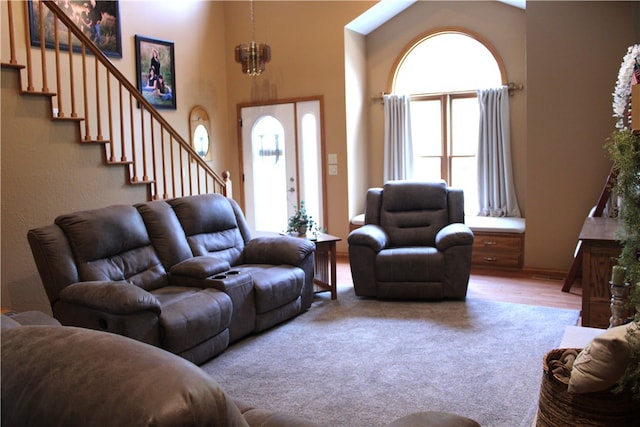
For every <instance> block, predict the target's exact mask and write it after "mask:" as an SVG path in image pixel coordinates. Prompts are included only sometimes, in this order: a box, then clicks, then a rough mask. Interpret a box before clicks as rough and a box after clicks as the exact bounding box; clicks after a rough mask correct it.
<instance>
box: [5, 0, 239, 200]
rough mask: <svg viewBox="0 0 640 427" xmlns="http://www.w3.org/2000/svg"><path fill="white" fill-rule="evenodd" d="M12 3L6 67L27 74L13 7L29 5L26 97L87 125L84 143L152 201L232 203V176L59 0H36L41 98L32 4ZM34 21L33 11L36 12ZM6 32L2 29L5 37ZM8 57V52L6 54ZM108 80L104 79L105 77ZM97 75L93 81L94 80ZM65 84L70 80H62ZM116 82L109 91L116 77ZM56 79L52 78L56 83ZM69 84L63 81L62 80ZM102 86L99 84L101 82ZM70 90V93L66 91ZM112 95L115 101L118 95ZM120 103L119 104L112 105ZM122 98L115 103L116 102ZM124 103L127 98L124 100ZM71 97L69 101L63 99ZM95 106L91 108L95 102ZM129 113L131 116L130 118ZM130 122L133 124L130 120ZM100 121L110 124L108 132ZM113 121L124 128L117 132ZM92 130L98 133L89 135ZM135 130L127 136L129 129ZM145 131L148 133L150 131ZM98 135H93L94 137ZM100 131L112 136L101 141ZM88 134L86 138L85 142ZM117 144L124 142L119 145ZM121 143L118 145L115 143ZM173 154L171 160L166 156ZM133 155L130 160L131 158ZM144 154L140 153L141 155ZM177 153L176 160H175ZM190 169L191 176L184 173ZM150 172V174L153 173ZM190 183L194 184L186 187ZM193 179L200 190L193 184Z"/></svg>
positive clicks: (59, 116)
mask: <svg viewBox="0 0 640 427" xmlns="http://www.w3.org/2000/svg"><path fill="white" fill-rule="evenodd" d="M3 3H6V4H7V6H6V7H7V16H8V20H9V22H8V25H7V26H5V25H3V27H4V28H7V27H8V28H9V32H10V34H9V38H10V46H9V50H10V57H11V58H10V62H9V64H5V63H3V64H2V65H3V67H4V66H7V65H10V66H11V67H12V68H24V67H20V66H18V65H17V64H18V55H17V53H18V51H17V49H16V47H15V43H14V40H15V37H14V36H15V34H14V32H15V30H14V11H15V10H14V8H13V6H14V4H13V3H16V4H22V5H24V12H23V13H24V25H25V29H24V31H25V37H24V38H23V40H24V41H25V46H24V47H25V52H26V54H25V56H26V63H27V65H26V68H27V79H28V84H27V89H26V91H25V92H23V93H27V94H44V95H47V96H50V97H52V98H53V97H54V96H56V97H57V99H56V101H57V104H56V103H54V100H53V99H52V100H51V102H52V108H53V107H54V106H57V108H55V111H57V114H54V116H53V118H54V119H56V120H76V121H78V122H80V121H84V127H83V128H81V142H82V143H101V144H104V145H105V158H104V159H105V163H106V164H109V165H124V166H125V167H127V168H129V176H130V183H132V184H147V185H149V186H150V187H149V198H150V199H157V198H170V197H176V196H183V195H189V194H195V193H194V192H195V191H197V192H221V193H223V194H225V195H227V196H228V197H231V193H230V188H231V186H230V179H229V173H228V172H227V171H225V173H223V176H222V177H221V176H219V175H218V174H217V173H216V172H215V171H213V169H211V167H210V166H209V165H208V164H207V163H206V162H205V161H204V160H203V159H202V158H201V157H200V156H199V155H198V154H197V152H196V151H195V150H194V149H193V147H191V145H190V144H189V143H187V142H186V141H185V139H184V138H182V137H181V136H180V134H179V133H178V132H177V131H176V130H175V129H174V128H173V127H172V126H171V125H170V124H169V123H168V122H167V120H166V119H165V118H164V117H163V116H162V115H161V114H160V113H159V112H158V110H157V109H156V108H154V107H153V105H152V104H151V103H150V102H149V101H147V99H146V98H145V97H144V96H143V95H142V93H140V92H139V91H138V90H137V88H136V87H135V86H134V84H133V83H131V82H130V81H129V79H127V78H126V77H125V76H124V75H123V74H122V72H120V70H119V69H118V68H117V67H116V66H115V65H114V64H113V63H112V62H111V61H110V60H109V59H108V58H107V57H106V55H105V54H104V53H103V52H102V51H101V50H100V49H99V48H98V47H97V46H96V45H95V44H94V43H93V42H92V41H91V40H90V39H89V38H88V37H87V36H86V35H85V34H84V32H83V31H82V30H81V29H80V28H79V27H78V26H77V25H76V24H75V23H74V21H73V20H72V18H71V17H69V16H67V15H66V14H65V13H64V11H63V10H62V9H61V8H60V7H59V6H58V5H57V4H56V3H55V2H54V1H40V2H38V3H37V4H38V8H37V10H38V14H37V16H38V18H39V22H38V27H39V28H38V31H37V32H38V33H39V37H40V49H41V53H40V66H41V72H42V83H43V84H42V92H37V91H35V89H34V84H33V78H32V75H33V63H32V62H33V61H32V58H31V56H32V52H31V45H30V36H29V28H30V27H29V26H30V23H29V11H28V7H29V5H30V4H31V3H28V2H13V1H7V2H3ZM45 7H46V8H47V9H46V10H48V11H50V12H51V13H52V14H53V25H54V33H55V41H54V58H55V59H54V62H55V64H54V67H47V56H49V55H47V54H46V52H45V51H46V50H47V48H45V40H44V32H45V27H44V15H45ZM34 15H35V12H34ZM59 25H62V26H64V27H66V28H67V30H68V31H67V33H68V42H67V43H68V44H67V45H68V47H69V64H68V66H69V70H68V72H69V80H70V81H69V83H68V85H69V90H68V91H66V92H65V91H64V90H63V86H64V85H63V84H62V82H61V77H62V74H64V71H62V70H61V67H62V64H63V61H62V60H61V58H60V41H59V40H58V26H59ZM4 35H6V30H3V36H4ZM72 37H75V39H76V41H77V42H79V44H80V58H78V55H77V53H76V54H75V58H74V52H73V51H74V49H73V47H72ZM87 52H89V53H90V54H91V55H93V56H94V61H87ZM3 55H4V52H3ZM79 60H80V61H81V65H80V67H81V68H82V76H81V79H82V86H83V87H82V88H81V89H80V90H81V91H82V92H83V93H82V94H81V95H80V98H81V99H79V101H80V102H81V103H82V104H83V105H82V106H81V110H83V111H84V117H82V118H79V117H77V113H76V101H77V100H76V93H75V86H76V85H77V82H75V81H74V74H73V71H74V68H75V67H77V66H78V65H77V63H78V61H79ZM91 62H95V65H93V70H92V71H94V72H95V73H88V70H89V68H90V66H91ZM52 68H53V71H51V72H52V73H54V75H53V77H54V78H55V82H56V83H55V85H56V89H55V91H56V92H55V93H53V92H49V89H48V84H47V82H48V77H49V76H48V72H49V71H48V70H51V69H52ZM91 74H95V85H94V86H95V88H94V87H93V86H89V85H88V84H87V83H88V82H89V81H90V79H91V78H90V77H88V75H91ZM105 76H106V77H105ZM92 77H93V76H92ZM65 78H66V76H65ZM112 78H114V79H115V80H116V81H117V84H116V85H112V84H111V83H112V81H111V79H112ZM52 81H53V79H52ZM65 82H66V80H65ZM99 82H100V84H99ZM67 92H70V95H69V94H68V93H67ZM123 92H124V93H126V92H128V95H129V96H128V97H126V98H128V100H129V104H128V105H127V104H126V102H123ZM114 93H115V95H114ZM112 98H114V99H115V102H114V101H113V99H112ZM116 98H117V99H116ZM126 98H124V99H126ZM65 99H66V101H65ZM63 101H64V102H67V103H69V102H70V104H71V113H70V114H66V112H65V111H64V110H63V109H64V108H65V107H64V105H63V104H64V102H63ZM94 101H95V105H94V104H93V103H91V104H90V102H94ZM136 107H137V108H138V109H139V110H138V112H139V121H137V120H136V118H137V116H138V115H137V114H136V115H134V109H135V108H136ZM127 110H129V113H130V114H125V113H126V112H127ZM127 119H128V122H127ZM103 122H104V123H106V126H103ZM114 123H115V126H116V127H119V129H116V130H114ZM92 127H93V129H92ZM127 127H129V128H130V132H127V131H126V130H127V129H126V128H127ZM145 127H147V128H145ZM94 131H95V137H93V136H92V132H94ZM103 131H106V132H108V135H103ZM82 135H83V136H82ZM118 138H119V141H116V140H117V139H118ZM116 142H119V144H116ZM168 152H170V153H169V154H167V153H168ZM128 154H130V155H131V157H132V160H129V158H128ZM138 154H140V155H138ZM176 154H178V155H176ZM185 169H186V170H185ZM139 171H142V178H139V177H138V175H139V173H140V172H139ZM150 173H151V175H150ZM185 177H188V178H189V179H190V182H188V183H185V182H184V180H185V179H186V178H185ZM194 180H195V181H196V183H195V185H194V182H193V181H194Z"/></svg>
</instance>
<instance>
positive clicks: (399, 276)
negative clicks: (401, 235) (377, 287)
mask: <svg viewBox="0 0 640 427" xmlns="http://www.w3.org/2000/svg"><path fill="white" fill-rule="evenodd" d="M375 271H376V277H377V279H378V280H379V281H381V282H441V281H443V280H444V273H445V269H444V253H442V252H438V250H437V249H436V248H432V247H410V248H394V249H384V250H382V251H380V253H379V254H378V256H377V257H376V265H375Z"/></svg>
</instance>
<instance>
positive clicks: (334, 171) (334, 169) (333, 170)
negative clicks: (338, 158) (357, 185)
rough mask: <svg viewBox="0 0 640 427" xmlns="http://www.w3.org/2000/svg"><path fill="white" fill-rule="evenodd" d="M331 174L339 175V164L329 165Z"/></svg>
mask: <svg viewBox="0 0 640 427" xmlns="http://www.w3.org/2000/svg"><path fill="white" fill-rule="evenodd" d="M329 175H338V165H329Z"/></svg>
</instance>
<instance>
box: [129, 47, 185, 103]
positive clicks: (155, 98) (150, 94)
mask: <svg viewBox="0 0 640 427" xmlns="http://www.w3.org/2000/svg"><path fill="white" fill-rule="evenodd" d="M135 39H136V76H137V81H138V90H139V91H140V93H141V94H142V95H143V96H144V97H145V99H146V100H147V101H149V102H150V103H151V105H153V106H154V107H156V108H171V109H174V110H175V108H176V89H175V88H176V72H175V68H176V67H175V56H174V52H173V43H172V42H168V41H165V40H158V39H151V38H148V37H143V36H139V35H136V36H135Z"/></svg>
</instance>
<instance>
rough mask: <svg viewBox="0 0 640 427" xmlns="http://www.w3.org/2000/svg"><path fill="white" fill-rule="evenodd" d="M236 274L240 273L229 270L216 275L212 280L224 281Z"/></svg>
mask: <svg viewBox="0 0 640 427" xmlns="http://www.w3.org/2000/svg"><path fill="white" fill-rule="evenodd" d="M237 274H240V272H239V271H237V270H229V271H227V272H225V273H222V274H218V275H216V276H213V278H214V279H217V280H224V279H226V278H227V277H229V276H235V275H237Z"/></svg>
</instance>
